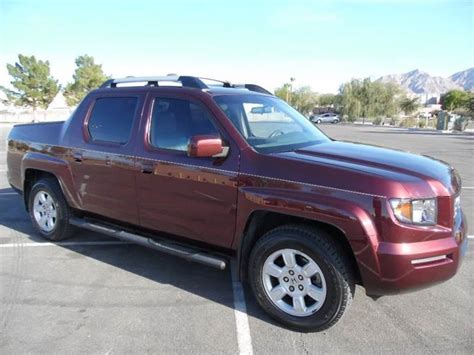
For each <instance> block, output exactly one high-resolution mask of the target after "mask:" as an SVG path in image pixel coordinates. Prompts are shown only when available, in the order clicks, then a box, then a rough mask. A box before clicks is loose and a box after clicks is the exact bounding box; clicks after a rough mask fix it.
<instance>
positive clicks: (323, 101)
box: [318, 94, 337, 107]
mask: <svg viewBox="0 0 474 355" xmlns="http://www.w3.org/2000/svg"><path fill="white" fill-rule="evenodd" d="M336 103H337V95H334V94H321V95H319V96H318V105H319V106H322V107H327V106H335V105H336Z"/></svg>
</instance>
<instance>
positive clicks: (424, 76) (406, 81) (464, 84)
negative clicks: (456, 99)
mask: <svg viewBox="0 0 474 355" xmlns="http://www.w3.org/2000/svg"><path fill="white" fill-rule="evenodd" d="M378 80H379V81H382V82H394V83H396V84H398V85H400V86H401V87H403V88H405V89H407V90H408V91H411V92H412V93H415V94H443V93H445V92H447V91H449V90H453V89H464V90H467V91H474V67H473V68H469V69H466V70H463V71H460V72H457V73H454V74H453V75H451V76H449V77H447V78H443V77H441V76H431V75H430V74H428V73H426V72H424V71H421V70H418V69H416V70H412V71H409V72H408V73H404V74H391V75H385V76H382V77H381V78H379V79H378Z"/></svg>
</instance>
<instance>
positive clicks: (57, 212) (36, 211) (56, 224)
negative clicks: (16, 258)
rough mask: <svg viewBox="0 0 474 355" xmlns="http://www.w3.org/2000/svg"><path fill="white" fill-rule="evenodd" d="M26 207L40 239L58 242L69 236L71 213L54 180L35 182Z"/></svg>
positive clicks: (70, 231)
mask: <svg viewBox="0 0 474 355" xmlns="http://www.w3.org/2000/svg"><path fill="white" fill-rule="evenodd" d="M28 207H29V212H30V218H31V221H32V222H33V225H34V227H35V228H36V230H37V231H38V232H39V233H40V234H41V236H42V237H44V238H46V239H49V240H52V241H59V240H63V239H65V238H67V237H69V236H70V235H71V233H72V229H73V227H72V226H71V225H70V224H69V218H70V216H71V212H70V209H69V206H68V205H67V202H66V199H65V198H64V195H63V193H62V191H61V188H60V186H59V183H58V182H57V181H56V180H53V179H43V180H39V181H38V182H36V183H35V184H34V185H33V187H32V188H31V191H30V194H29V201H28Z"/></svg>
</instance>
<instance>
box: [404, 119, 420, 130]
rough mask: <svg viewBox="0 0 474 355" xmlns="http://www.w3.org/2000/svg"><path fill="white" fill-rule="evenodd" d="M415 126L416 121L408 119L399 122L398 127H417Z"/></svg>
mask: <svg viewBox="0 0 474 355" xmlns="http://www.w3.org/2000/svg"><path fill="white" fill-rule="evenodd" d="M417 124H418V120H417V119H416V118H415V117H408V118H405V119H404V120H403V121H401V122H400V127H405V128H412V127H417Z"/></svg>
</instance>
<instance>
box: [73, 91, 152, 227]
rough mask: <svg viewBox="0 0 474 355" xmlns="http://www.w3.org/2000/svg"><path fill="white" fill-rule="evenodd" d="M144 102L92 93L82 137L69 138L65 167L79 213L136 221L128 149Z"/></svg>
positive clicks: (131, 159) (120, 95)
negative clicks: (68, 169) (69, 172)
mask: <svg viewBox="0 0 474 355" xmlns="http://www.w3.org/2000/svg"><path fill="white" fill-rule="evenodd" d="M144 101H145V100H144V95H136V94H131V95H128V94H126V93H124V92H121V93H117V94H109V95H103V94H101V95H100V96H97V97H92V99H91V102H90V105H89V108H88V111H87V114H86V116H85V120H84V122H83V123H82V127H81V128H80V129H78V131H79V132H80V131H82V135H77V136H75V137H71V139H72V141H71V146H72V147H74V148H73V149H72V151H71V155H72V161H71V169H72V173H73V178H74V183H75V188H76V191H78V192H79V197H80V199H81V201H82V206H83V209H84V210H85V211H87V212H92V213H95V214H98V215H101V216H105V217H108V218H112V219H115V220H118V221H121V222H128V223H133V224H138V212H137V206H136V189H135V187H136V186H135V170H134V169H135V158H134V153H135V152H134V151H135V147H136V136H137V135H136V132H138V126H139V121H140V120H139V118H140V114H141V108H142V106H143V103H144Z"/></svg>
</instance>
